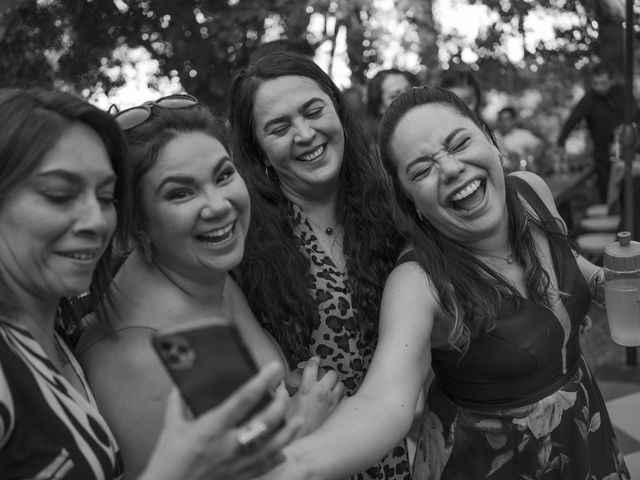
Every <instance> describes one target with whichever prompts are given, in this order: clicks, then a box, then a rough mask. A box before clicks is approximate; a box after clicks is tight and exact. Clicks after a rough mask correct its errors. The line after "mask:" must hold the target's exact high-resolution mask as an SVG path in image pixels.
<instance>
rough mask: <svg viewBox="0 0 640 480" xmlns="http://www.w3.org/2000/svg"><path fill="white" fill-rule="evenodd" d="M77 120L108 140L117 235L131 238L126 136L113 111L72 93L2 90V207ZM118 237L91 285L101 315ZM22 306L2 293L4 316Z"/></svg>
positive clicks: (0, 285) (0, 284)
mask: <svg viewBox="0 0 640 480" xmlns="http://www.w3.org/2000/svg"><path fill="white" fill-rule="evenodd" d="M73 123H82V124H84V125H86V126H87V127H89V128H90V129H92V130H93V131H95V132H96V133H97V134H98V135H99V136H100V138H101V140H102V142H103V143H104V146H105V148H106V150H107V153H108V155H109V159H110V160H111V166H112V168H113V170H114V172H115V174H116V175H117V183H116V187H115V193H114V198H115V200H116V204H115V206H116V212H117V215H118V222H117V228H116V233H115V235H114V239H115V240H116V241H117V240H118V239H120V238H126V236H127V235H128V233H129V226H130V223H131V217H130V215H129V210H130V207H131V184H130V182H131V169H130V163H129V158H128V155H127V150H126V147H125V142H124V138H123V137H122V134H121V133H120V130H119V129H118V126H117V125H116V123H115V122H114V121H113V119H112V118H111V116H110V115H109V114H108V113H106V112H103V111H102V110H100V109H98V108H96V107H95V106H93V105H91V104H89V103H88V102H86V101H85V100H82V99H80V98H77V97H75V96H73V95H71V94H68V93H63V92H48V91H44V90H40V89H31V90H16V89H0V125H2V128H0V206H2V204H3V203H4V202H5V200H6V198H7V195H8V194H9V192H11V191H12V190H14V189H15V188H21V186H22V184H23V182H24V181H25V180H26V179H27V178H28V177H29V175H31V174H32V173H33V172H34V170H35V169H36V168H37V167H38V165H39V164H40V162H41V161H42V159H43V157H44V156H45V155H46V154H47V152H49V151H50V150H51V149H52V148H53V147H54V146H55V145H56V143H57V142H58V141H59V140H60V137H61V136H62V135H64V133H65V131H66V130H67V129H68V128H69V127H70V126H71V125H72V124H73ZM114 239H111V240H110V244H109V246H108V248H107V249H106V251H105V253H104V255H103V256H102V257H101V258H100V260H99V261H98V264H97V265H96V269H95V271H94V273H93V278H92V282H91V286H90V289H89V290H90V293H91V295H90V299H91V303H92V305H91V308H92V309H93V310H94V311H95V312H96V314H97V315H98V316H99V317H100V318H103V315H102V312H103V310H102V306H103V305H104V302H105V301H109V300H110V297H109V295H108V293H107V286H108V284H109V282H110V281H111V267H112V248H111V247H112V244H113V241H114ZM5 287H6V285H5V281H4V280H3V278H2V272H0V291H2V292H5V293H6V292H8V289H7V288H5ZM78 293H81V292H78ZM105 295H106V296H105ZM61 305H62V306H68V299H61ZM19 308H20V306H19V305H14V304H12V303H11V299H10V298H8V295H6V294H5V295H3V296H2V297H0V313H1V314H3V315H5V314H6V315H12V314H15V312H16V311H17V310H19ZM65 312H69V313H72V312H73V309H70V308H65ZM73 320H78V319H73Z"/></svg>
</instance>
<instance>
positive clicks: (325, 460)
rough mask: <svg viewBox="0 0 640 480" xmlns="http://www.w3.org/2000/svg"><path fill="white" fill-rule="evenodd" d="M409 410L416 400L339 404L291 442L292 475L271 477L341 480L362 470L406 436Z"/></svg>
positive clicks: (409, 422)
mask: <svg viewBox="0 0 640 480" xmlns="http://www.w3.org/2000/svg"><path fill="white" fill-rule="evenodd" d="M380 393H381V392H380ZM378 397H379V395H378ZM414 406H415V401H414V402H402V401H401V400H399V399H396V400H388V401H385V402H381V401H380V399H379V398H372V399H370V400H368V399H363V398H359V399H358V398H355V397H352V398H347V399H345V400H343V401H342V403H341V404H340V405H339V406H338V408H337V409H336V411H335V412H334V413H333V414H332V415H331V416H330V417H329V418H328V419H327V420H326V421H325V423H324V424H323V425H322V426H321V427H320V428H319V429H318V430H316V431H315V432H313V433H312V434H311V435H308V436H306V437H303V438H301V439H299V440H296V441H295V442H293V443H292V444H291V445H290V446H289V447H287V449H286V450H285V453H286V455H287V463H290V465H289V467H291V470H293V471H295V472H296V473H295V474H294V475H292V476H288V474H278V475H276V476H274V477H273V478H274V479H275V478H278V479H279V480H280V479H284V478H286V479H294V478H295V479H304V480H321V479H322V480H325V479H341V478H345V477H349V476H350V475H353V474H355V473H357V472H361V471H363V470H366V469H367V468H369V467H370V466H371V465H373V464H374V463H376V462H377V461H379V460H380V459H381V458H382V457H384V456H385V455H386V454H387V453H389V452H390V451H391V450H392V449H393V448H394V446H395V445H397V443H398V442H399V441H400V440H401V439H402V438H403V437H404V436H405V435H406V434H407V432H408V431H409V428H410V427H411V422H412V419H413V414H414ZM287 470H288V468H287V467H285V471H287Z"/></svg>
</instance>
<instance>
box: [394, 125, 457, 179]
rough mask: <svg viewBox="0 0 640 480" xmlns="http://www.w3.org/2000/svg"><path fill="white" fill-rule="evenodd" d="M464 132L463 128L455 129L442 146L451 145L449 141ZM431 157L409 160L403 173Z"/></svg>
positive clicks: (422, 156) (421, 156)
mask: <svg viewBox="0 0 640 480" xmlns="http://www.w3.org/2000/svg"><path fill="white" fill-rule="evenodd" d="M462 131H464V128H462V127H461V128H456V129H455V130H453V131H452V132H451V133H449V135H447V136H446V137H445V139H444V142H442V144H443V145H449V143H451V140H453V138H454V137H455V136H456V135H457V134H458V133H460V132H462ZM431 158H432V156H431V155H420V156H419V157H417V158H414V159H413V160H411V161H410V162H409V163H408V164H407V166H406V167H405V169H404V173H405V174H408V173H409V170H410V169H411V167H413V166H414V165H415V164H416V163H420V162H424V161H427V160H431Z"/></svg>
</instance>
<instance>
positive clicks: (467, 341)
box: [269, 88, 630, 480]
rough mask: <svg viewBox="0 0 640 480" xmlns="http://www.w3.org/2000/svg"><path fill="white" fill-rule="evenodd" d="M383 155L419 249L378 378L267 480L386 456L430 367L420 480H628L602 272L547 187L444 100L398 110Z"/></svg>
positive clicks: (457, 104)
mask: <svg viewBox="0 0 640 480" xmlns="http://www.w3.org/2000/svg"><path fill="white" fill-rule="evenodd" d="M379 142H380V143H379V147H380V154H381V156H382V161H383V164H384V166H385V168H386V170H387V172H388V173H389V175H390V176H391V177H392V181H393V187H394V191H395V196H396V200H397V205H398V208H397V215H396V216H395V218H396V221H397V225H398V228H399V230H400V231H402V232H404V233H405V234H406V235H407V237H408V238H409V239H410V241H411V242H410V245H409V246H408V247H407V248H406V249H405V251H404V252H403V253H402V255H401V256H400V258H399V259H398V262H397V266H396V267H395V268H394V270H393V271H392V272H391V274H390V275H389V278H388V280H387V283H386V285H385V290H384V295H383V298H382V306H381V315H380V339H379V342H378V346H377V348H376V352H375V355H374V358H373V361H372V364H371V368H370V369H369V371H368V373H367V377H366V378H365V380H364V382H363V384H362V386H361V388H360V390H359V391H358V393H357V394H356V395H355V396H353V397H351V398H348V399H345V400H344V401H343V402H342V403H341V404H340V405H339V406H338V408H337V409H336V411H335V412H334V413H333V414H332V415H331V417H330V418H329V419H328V420H327V421H326V422H325V423H324V424H323V425H322V426H321V427H320V428H319V429H318V430H317V431H316V432H314V433H313V434H311V435H309V436H307V437H305V438H302V439H300V440H296V441H295V442H292V444H291V445H290V446H289V447H287V449H285V453H286V454H287V457H288V459H289V462H287V463H285V464H283V466H281V467H278V468H277V469H276V471H275V472H273V474H272V476H270V477H269V478H273V479H278V480H289V479H296V480H301V479H319V478H322V479H331V478H341V477H344V476H345V475H347V474H348V473H350V472H351V471H354V470H356V469H357V468H358V466H359V465H364V464H366V463H367V462H368V461H370V459H371V458H375V457H376V456H378V455H380V454H381V453H382V452H384V451H385V450H386V449H387V448H388V446H389V445H390V444H392V443H393V442H394V441H396V440H397V439H398V438H401V437H402V435H404V434H405V432H406V430H407V429H408V428H409V426H410V425H411V420H412V415H411V412H410V411H409V410H408V409H407V406H409V405H412V404H413V402H414V401H415V398H416V396H417V394H418V392H419V389H420V386H421V385H422V382H423V381H424V378H425V377H426V375H427V373H428V372H429V370H430V369H431V368H432V369H433V372H434V377H435V378H434V381H433V383H432V384H431V388H430V390H429V397H428V400H427V405H428V407H429V414H428V415H427V416H426V417H425V420H424V424H423V425H422V429H421V434H420V437H419V441H418V442H417V452H416V459H415V462H414V470H413V479H414V480H424V479H442V480H445V479H446V480H449V479H465V480H476V479H477V480H480V479H488V480H498V479H500V480H513V479H517V478H523V479H525V478H527V479H530V478H531V479H532V478H537V479H566V480H578V479H586V478H589V479H597V480H613V479H616V480H629V478H630V477H629V472H628V471H627V468H626V466H625V463H624V459H623V457H622V454H621V452H620V450H619V449H618V447H617V445H616V439H615V434H614V430H613V427H612V425H611V421H610V419H609V416H608V414H607V410H606V405H605V402H604V400H603V398H602V396H601V394H600V391H599V390H598V386H597V384H596V381H595V379H594V377H593V376H592V374H591V372H590V370H589V368H588V366H587V364H586V362H585V359H584V357H583V356H582V354H581V351H580V332H581V330H582V328H583V325H584V321H585V316H586V315H587V312H588V311H589V308H590V303H591V295H590V288H589V287H590V286H591V287H594V290H597V286H598V281H597V279H598V278H599V275H600V273H601V269H600V270H599V269H598V268H597V267H596V266H595V265H593V264H591V263H590V262H588V261H587V260H585V259H584V258H583V257H581V256H579V255H578V254H576V253H575V252H574V251H573V250H572V249H571V244H570V242H569V241H568V239H567V235H566V227H565V225H564V222H562V220H561V219H560V216H559V214H558V212H557V210H556V207H555V205H554V203H553V197H552V195H551V192H550V191H549V188H548V187H547V186H546V184H545V183H544V181H543V180H542V179H541V178H540V177H538V176H536V175H535V174H533V173H530V172H517V173H513V174H510V175H505V173H504V170H503V167H502V161H501V156H502V152H500V150H499V149H498V147H497V144H496V142H495V139H494V138H493V134H492V133H491V132H490V131H489V130H488V129H486V128H485V127H484V124H483V123H482V122H481V121H480V120H479V119H478V117H477V116H476V115H475V114H474V113H473V112H472V111H471V109H470V108H469V107H468V106H467V104H466V103H464V102H463V101H462V100H461V99H460V98H459V97H457V96H456V95H455V94H453V93H452V92H450V91H447V90H445V89H440V88H415V89H412V90H410V91H407V92H405V93H403V94H402V95H401V96H400V97H398V99H396V100H395V101H394V102H393V103H392V104H391V106H390V107H389V109H388V110H387V112H386V113H385V115H384V117H383V118H382V123H381V126H380V137H379ZM601 287H602V286H601V285H600V290H601ZM597 293H599V294H601V293H602V292H601V291H600V292H597ZM398 372H402V375H399V374H398ZM362 438H364V439H366V440H365V441H363V440H362ZM326 458H329V459H331V461H330V462H323V461H322V459H326Z"/></svg>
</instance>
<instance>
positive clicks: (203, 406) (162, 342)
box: [152, 321, 271, 416]
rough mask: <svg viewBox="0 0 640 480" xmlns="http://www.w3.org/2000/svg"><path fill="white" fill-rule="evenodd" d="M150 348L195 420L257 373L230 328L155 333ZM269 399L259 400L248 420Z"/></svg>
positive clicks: (192, 326)
mask: <svg viewBox="0 0 640 480" xmlns="http://www.w3.org/2000/svg"><path fill="white" fill-rule="evenodd" d="M152 344H153V347H154V349H155V351H156V353H157V354H158V356H159V357H160V360H161V361H162V363H163V364H164V366H165V368H166V369H167V371H168V373H169V376H170V377H171V378H172V379H173V381H174V383H175V384H176V386H177V387H178V389H179V390H180V392H181V394H182V396H183V398H184V400H185V403H186V404H187V405H188V406H189V408H190V409H191V411H192V413H193V414H194V415H196V416H198V415H200V414H202V413H203V412H205V411H207V410H209V409H211V408H213V407H216V406H217V405H219V404H220V403H222V402H223V401H224V400H225V399H226V398H227V397H228V396H229V395H230V394H232V393H233V392H234V391H235V390H237V389H238V387H240V386H241V385H242V384H243V383H245V382H246V381H247V380H248V379H250V378H251V377H253V376H254V375H255V374H256V373H257V371H258V368H257V366H256V364H255V362H254V360H253V357H252V356H251V354H250V353H249V351H248V349H247V347H246V346H245V344H244V342H243V340H242V337H241V336H240V334H239V332H238V330H237V329H236V327H234V326H233V325H227V324H222V325H221V324H211V323H207V322H204V323H203V322H200V321H198V322H189V323H183V324H179V325H176V326H174V327H170V328H167V329H163V330H160V331H158V332H156V333H155V334H154V335H153V337H152ZM270 398H271V396H266V397H265V398H263V399H262V400H261V401H260V403H259V404H258V405H257V407H256V408H255V409H254V410H253V411H252V412H250V413H249V415H248V416H250V415H251V414H252V413H253V412H255V411H258V410H260V409H262V408H263V407H264V406H266V404H267V403H269V400H270Z"/></svg>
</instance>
